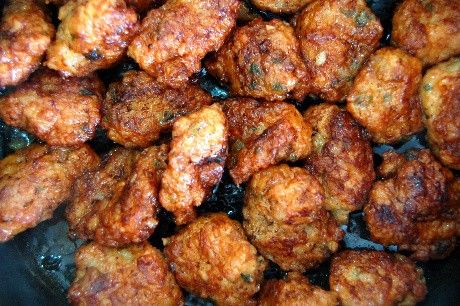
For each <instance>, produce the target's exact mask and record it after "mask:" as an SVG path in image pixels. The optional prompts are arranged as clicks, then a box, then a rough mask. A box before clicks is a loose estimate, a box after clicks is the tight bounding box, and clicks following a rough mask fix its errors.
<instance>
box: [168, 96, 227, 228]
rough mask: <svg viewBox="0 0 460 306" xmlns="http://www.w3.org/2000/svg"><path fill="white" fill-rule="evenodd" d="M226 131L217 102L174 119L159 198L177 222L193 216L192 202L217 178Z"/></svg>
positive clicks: (200, 199) (224, 153)
mask: <svg viewBox="0 0 460 306" xmlns="http://www.w3.org/2000/svg"><path fill="white" fill-rule="evenodd" d="M227 131H228V127H227V120H226V118H225V115H224V113H223V112H222V110H221V107H220V105H218V104H213V105H211V106H204V107H202V108H201V109H200V110H198V111H197V112H195V113H192V114H189V115H187V116H183V117H181V118H179V119H178V120H177V121H176V122H175V123H174V125H173V131H172V141H171V151H170V152H169V155H168V166H167V168H166V171H165V173H164V175H163V179H162V180H161V190H160V202H161V205H162V206H163V207H164V208H165V209H166V210H167V211H170V212H172V213H173V214H174V217H175V221H176V224H185V223H188V222H190V221H192V220H193V219H195V217H196V213H195V209H194V208H195V206H200V205H201V203H202V202H203V201H204V199H205V198H206V197H207V196H208V195H209V193H210V192H211V190H212V188H213V187H214V186H215V185H216V184H217V183H218V182H220V179H221V178H222V174H223V172H224V165H225V160H226V158H227V151H228V150H227V133H228V132H227Z"/></svg>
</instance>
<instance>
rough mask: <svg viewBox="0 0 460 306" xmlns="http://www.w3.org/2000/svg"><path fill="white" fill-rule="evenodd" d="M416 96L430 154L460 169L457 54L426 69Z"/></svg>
mask: <svg viewBox="0 0 460 306" xmlns="http://www.w3.org/2000/svg"><path fill="white" fill-rule="evenodd" d="M420 96H421V100H422V107H423V111H424V113H425V124H426V127H427V135H428V141H429V143H430V146H431V148H432V150H433V153H434V154H435V155H436V156H437V157H438V158H439V160H440V161H441V162H442V163H443V164H444V165H446V166H447V167H450V168H454V169H457V170H460V57H457V58H452V59H451V60H449V61H447V62H444V63H441V64H438V65H436V66H434V67H432V68H431V69H430V70H428V71H427V73H426V74H425V76H424V77H423V79H422V86H421V87H420Z"/></svg>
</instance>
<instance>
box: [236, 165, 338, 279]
mask: <svg viewBox="0 0 460 306" xmlns="http://www.w3.org/2000/svg"><path fill="white" fill-rule="evenodd" d="M323 199H324V195H323V189H322V187H321V185H320V183H319V182H318V180H317V179H316V178H315V177H314V176H313V175H311V174H310V173H309V172H308V171H307V170H305V169H303V168H290V167H289V166H287V165H284V164H283V165H280V166H274V167H271V168H268V169H265V170H262V171H259V172H257V173H256V174H254V175H253V177H252V179H251V181H250V182H249V185H248V187H247V188H246V197H245V201H244V207H243V216H244V222H243V226H244V229H245V231H246V233H247V234H248V238H249V241H251V243H252V244H254V246H255V247H256V248H257V250H258V251H259V252H260V253H261V254H262V255H263V256H264V257H266V258H268V259H270V260H271V261H273V262H275V263H276V264H278V265H279V266H280V267H281V268H282V269H283V270H287V271H299V272H303V271H305V270H308V269H311V268H315V267H317V266H318V265H319V264H320V263H322V262H323V261H325V260H326V259H327V258H328V257H329V256H330V255H331V254H332V253H334V252H335V251H337V249H338V248H339V241H340V240H341V239H342V237H343V232H342V230H340V228H339V227H338V226H337V223H336V222H335V220H334V218H333V217H332V216H331V215H330V214H329V212H327V211H326V210H325V209H324V208H323Z"/></svg>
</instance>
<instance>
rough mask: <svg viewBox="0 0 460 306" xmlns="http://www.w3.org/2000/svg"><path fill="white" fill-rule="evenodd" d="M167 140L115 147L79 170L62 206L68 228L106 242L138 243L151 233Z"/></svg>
mask: <svg viewBox="0 0 460 306" xmlns="http://www.w3.org/2000/svg"><path fill="white" fill-rule="evenodd" d="M167 155H168V146H167V145H162V146H157V147H150V148H147V149H145V150H144V151H142V152H137V151H130V150H127V149H123V148H118V149H115V150H113V151H112V152H110V153H109V155H108V156H107V157H106V159H105V160H104V162H103V163H102V164H101V165H100V166H99V168H98V169H96V170H94V171H92V172H89V173H87V174H85V175H84V176H82V177H81V178H80V179H79V180H77V183H76V184H75V187H74V194H73V197H72V199H71V202H70V203H69V205H68V206H67V209H66V218H67V221H68V223H69V231H70V234H71V235H73V236H76V237H78V238H80V239H93V240H95V241H96V242H97V243H99V244H102V245H106V246H113V247H119V246H125V245H128V244H130V243H139V242H142V241H144V240H146V239H147V238H149V236H150V235H151V234H152V233H153V231H154V230H155V227H156V226H157V224H158V219H157V217H156V215H157V212H158V210H159V207H160V204H159V202H158V190H159V187H160V181H161V176H162V174H163V171H164V169H165V168H166V159H167Z"/></svg>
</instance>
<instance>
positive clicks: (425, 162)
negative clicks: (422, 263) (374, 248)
mask: <svg viewBox="0 0 460 306" xmlns="http://www.w3.org/2000/svg"><path fill="white" fill-rule="evenodd" d="M383 158H384V161H383V164H382V166H380V174H381V175H382V176H383V177H384V179H383V180H381V181H377V182H376V183H375V184H374V186H373V187H372V190H371V193H370V197H369V203H368V204H367V205H366V206H365V208H364V213H365V220H366V223H367V226H368V228H369V231H370V233H371V237H372V239H373V240H374V241H376V242H379V243H381V244H384V245H398V246H399V249H400V250H403V251H407V252H409V253H410V254H411V257H412V258H413V259H416V260H428V259H440V258H444V257H446V256H448V255H449V254H450V252H451V251H452V250H453V249H454V248H455V242H456V240H455V235H456V220H455V214H454V213H453V211H452V208H451V207H450V205H449V203H448V190H447V188H448V186H447V183H448V182H447V178H446V175H445V170H444V169H443V168H442V166H441V165H440V164H439V163H438V162H437V161H436V160H435V158H434V156H432V155H431V154H430V152H429V151H428V150H419V151H408V152H406V153H405V155H400V154H397V153H394V152H391V151H390V152H386V153H385V154H384V155H383Z"/></svg>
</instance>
